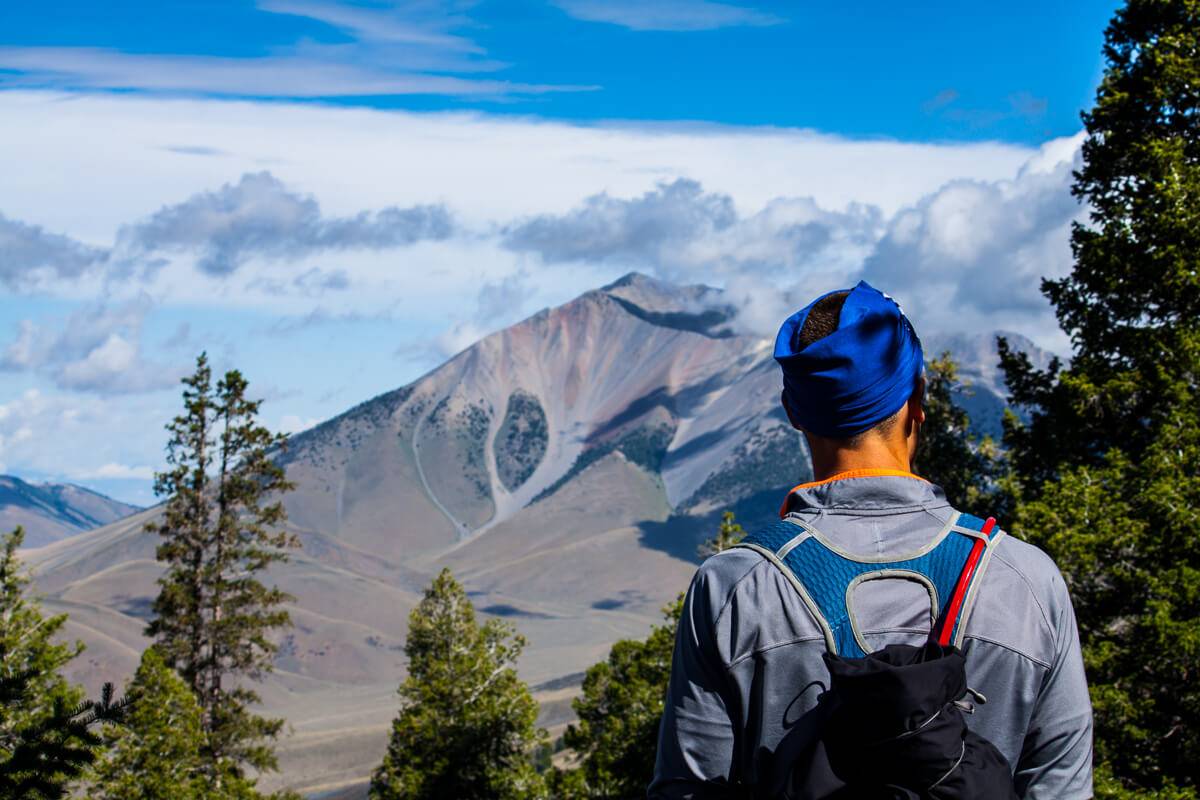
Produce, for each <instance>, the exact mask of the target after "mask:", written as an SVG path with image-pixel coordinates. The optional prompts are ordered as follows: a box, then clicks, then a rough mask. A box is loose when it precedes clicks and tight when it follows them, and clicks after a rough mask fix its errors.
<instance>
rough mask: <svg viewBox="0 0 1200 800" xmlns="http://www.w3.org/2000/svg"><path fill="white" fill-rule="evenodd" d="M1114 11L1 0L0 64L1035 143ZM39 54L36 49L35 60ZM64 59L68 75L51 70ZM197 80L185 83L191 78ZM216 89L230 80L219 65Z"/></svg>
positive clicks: (1060, 125)
mask: <svg viewBox="0 0 1200 800" xmlns="http://www.w3.org/2000/svg"><path fill="white" fill-rule="evenodd" d="M1114 7H1115V4H1114V3H1111V2H1074V3H1039V2H1012V3H1005V4H1003V5H1001V6H997V5H995V4H984V3H949V2H945V3H884V2H864V3H797V2H791V3H781V2H780V3H764V4H758V5H750V4H738V5H734V4H723V3H716V2H692V1H689V0H670V1H669V2H664V1H663V0H659V2H654V0H607V2H606V1H605V0H560V2H557V3H556V2H553V1H552V0H551V1H548V0H503V2H486V1H485V2H480V3H477V4H475V3H432V2H412V3H402V4H397V5H396V6H389V5H386V4H374V5H367V4H364V5H361V6H353V7H351V6H349V5H348V4H343V5H341V6H339V5H337V4H335V3H332V2H309V1H308V0H279V1H278V2H260V3H257V4H256V3H254V2H169V3H146V2H112V3H94V2H83V1H82V0H81V1H80V2H37V3H34V2H11V3H5V4H3V6H2V7H0V44H2V45H3V46H5V47H6V48H10V49H9V52H8V54H7V56H6V55H2V54H0V68H3V67H5V66H7V67H8V68H9V69H12V70H14V73H10V75H9V76H8V80H10V81H15V82H17V83H25V84H27V85H43V86H46V85H49V86H68V87H70V86H76V87H78V86H86V85H97V84H103V83H108V85H107V86H106V87H104V88H108V89H110V90H114V91H131V90H136V89H137V88H138V86H137V84H138V83H139V81H138V79H137V78H136V77H131V76H124V77H117V76H113V75H98V74H97V73H100V72H104V69H102V68H101V63H102V62H104V63H105V64H107V60H106V59H111V58H112V57H118V56H141V57H159V58H160V59H161V60H162V63H163V64H164V65H170V66H169V67H167V69H168V70H175V71H179V72H191V73H193V75H198V74H199V73H201V72H202V69H203V68H204V67H205V66H211V65H212V64H213V63H215V61H216V60H221V63H222V64H223V65H225V66H226V67H228V68H230V69H241V70H244V71H247V72H248V71H250V70H251V69H253V68H254V67H255V66H259V67H262V66H266V65H267V64H268V63H269V62H274V64H275V65H280V64H285V63H287V62H288V61H289V60H292V59H304V60H305V63H306V65H310V66H311V65H318V66H319V65H324V66H326V67H328V68H330V69H331V70H332V68H334V67H336V68H338V69H339V70H341V72H340V73H339V75H338V77H337V78H336V79H331V80H330V81H329V85H325V86H320V87H318V86H312V85H310V86H307V87H305V86H303V84H304V83H305V81H304V79H303V78H302V77H300V76H299V75H296V76H295V77H294V78H290V77H284V76H280V79H279V80H278V81H277V82H275V83H273V84H271V85H264V86H259V87H257V88H250V87H247V90H248V91H250V92H251V93H253V94H256V95H258V96H261V97H277V98H289V97H296V96H297V95H301V94H305V93H307V92H310V91H315V92H318V93H319V94H320V95H321V96H320V97H319V98H317V99H319V100H320V101H323V102H337V103H352V104H363V105H369V106H374V107H381V108H407V109H421V110H431V109H442V110H444V109H461V108H465V107H468V108H482V109H486V110H488V111H490V112H495V113H504V114H535V115H538V116H544V117H551V118H560V119H570V120H594V119H629V120H703V121H709V122H719V123H727V124H738V125H780V126H787V127H808V128H815V129H819V130H822V131H827V132H833V133H840V134H845V135H852V136H892V137H897V138H901V139H917V140H943V139H953V140H962V139H966V140H979V139H996V138H998V139H1003V140H1006V141H1016V142H1023V143H1027V144H1033V143H1038V142H1041V141H1044V140H1045V139H1047V138H1051V137H1054V136H1064V135H1070V134H1071V133H1074V132H1075V130H1076V129H1077V127H1078V119H1079V117H1078V115H1079V111H1080V109H1081V108H1083V107H1085V106H1086V104H1087V103H1088V102H1089V101H1090V99H1091V95H1092V90H1093V88H1094V85H1095V82H1096V80H1097V78H1098V76H1099V73H1100V66H1101V63H1100V44H1101V41H1102V32H1103V29H1104V25H1105V24H1106V22H1107V20H1108V18H1109V17H1110V16H1111V14H1112V11H1113V8H1114ZM347 9H349V10H350V11H351V12H352V13H349V14H347V13H345V12H346V10H347ZM385 26H391V27H393V28H395V30H382V29H384V28H385ZM372 30H374V33H373V32H372ZM381 30H382V32H381ZM31 48H36V49H31ZM68 48H69V49H71V50H65V49H68ZM38 50H41V51H42V53H43V56H44V57H43V58H35V57H34V56H36V55H37V53H38ZM18 56H21V57H18ZM88 57H90V58H91V63H89V62H88ZM169 57H189V58H192V59H196V61H194V62H192V63H191V64H189V63H186V62H184V63H181V62H174V63H172V62H171V61H170V60H169ZM206 59H207V60H208V61H207V63H206V62H205V60H206ZM68 61H71V62H72V66H71V67H70V69H75V70H78V72H77V73H76V74H74V75H72V74H69V73H67V74H64V73H62V72H57V73H56V71H55V70H56V69H62V68H63V65H64V64H65V63H66V62H68ZM5 62H7V64H6V63H5ZM108 66H111V65H110V64H108ZM22 67H24V69H22ZM406 75H421V76H426V77H429V76H440V77H455V78H459V79H462V80H463V81H464V83H465V84H466V85H464V86H462V87H458V88H456V89H455V90H454V92H455V93H454V94H444V93H439V91H438V89H437V88H436V86H434V87H433V88H429V89H428V90H421V89H420V88H419V87H418V88H415V89H412V91H414V92H417V93H413V94H394V95H388V94H385V93H383V91H382V90H372V89H371V88H370V86H371V82H372V81H373V80H377V79H379V78H382V77H386V76H393V77H396V78H399V77H400V76H406ZM142 77H143V78H147V77H148V76H142ZM200 83H201V86H199V87H192V89H193V91H197V92H199V93H203V91H204V88H203V81H202V80H201V81H200ZM384 83H386V81H384ZM122 84H124V85H122ZM470 84H478V93H477V94H476V93H471V94H458V93H457V92H459V91H462V92H473V91H474V90H473V89H472V87H471V85H470ZM490 84H497V85H495V86H492V85H490ZM522 87H535V88H522ZM210 88H212V89H213V90H214V92H213V93H219V94H226V95H228V94H233V93H235V91H234V90H232V88H231V87H229V86H226V85H218V82H216V81H213V82H212V85H211V87H210ZM339 91H340V92H342V93H343V94H342V96H338V92H339ZM404 91H409V89H404ZM360 92H367V94H360ZM376 92H378V93H376Z"/></svg>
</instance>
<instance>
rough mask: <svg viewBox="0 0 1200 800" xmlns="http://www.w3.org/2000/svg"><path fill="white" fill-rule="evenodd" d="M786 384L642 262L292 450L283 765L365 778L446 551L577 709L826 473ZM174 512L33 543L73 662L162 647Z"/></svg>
mask: <svg viewBox="0 0 1200 800" xmlns="http://www.w3.org/2000/svg"><path fill="white" fill-rule="evenodd" d="M1012 338H1013V339H1014V340H1015V342H1014V343H1015V344H1017V345H1018V346H1020V347H1023V348H1026V349H1028V350H1030V351H1031V352H1032V353H1033V354H1034V356H1035V358H1036V359H1038V360H1041V359H1042V358H1043V357H1044V354H1041V353H1038V352H1037V351H1036V350H1034V349H1033V348H1032V345H1031V344H1030V343H1029V342H1028V341H1026V340H1023V339H1021V338H1020V337H1012ZM941 347H947V348H949V349H950V350H951V351H952V352H953V353H954V354H955V355H956V356H958V357H959V359H960V360H961V361H962V364H963V373H964V375H965V376H967V377H970V378H973V379H974V380H975V381H976V384H977V385H976V387H975V391H974V395H973V397H972V398H971V402H972V403H974V404H976V406H978V409H976V411H977V413H979V414H980V415H981V416H987V415H988V414H992V416H991V417H988V419H987V420H986V421H985V426H987V425H992V424H993V423H994V422H995V421H996V420H998V419H999V410H1001V409H1002V408H1003V399H1002V387H1001V386H1000V385H999V384H998V380H999V379H998V377H997V375H996V373H995V370H994V368H993V367H992V366H991V361H992V360H994V344H993V343H992V337H985V336H980V337H948V338H947V337H943V338H940V339H939V338H938V337H932V336H931V337H930V338H929V341H928V342H927V348H926V349H927V350H928V351H929V352H930V353H933V352H935V348H941ZM779 386H780V381H779V374H778V368H777V366H776V365H775V363H774V361H773V360H772V358H771V346H770V342H767V341H765V340H762V339H758V338H753V337H748V336H742V335H737V334H735V333H734V332H733V331H732V330H731V329H730V327H729V314H728V310H727V309H724V308H723V307H722V305H721V297H720V293H719V292H718V291H717V290H714V289H711V288H707V287H702V286H685V287H680V286H674V285H670V284H666V283H663V282H660V281H656V280H653V279H651V278H648V277H646V276H643V275H637V274H634V275H629V276H626V277H625V278H622V279H621V280H619V281H617V282H616V283H613V284H610V285H609V286H605V287H603V288H601V289H598V290H595V291H590V292H587V293H586V294H583V295H582V296H580V297H578V298H576V299H575V300H572V301H571V302H569V303H566V304H564V305H562V306H559V307H557V308H554V309H548V310H543V311H541V312H539V313H537V314H535V315H533V316H532V317H530V318H528V319H526V320H524V321H522V322H520V323H518V324H516V325H513V326H512V327H510V328H507V329H505V330H503V331H500V332H498V333H495V334H493V335H491V336H488V337H487V338H485V339H483V340H481V341H480V342H478V343H476V344H475V345H473V346H471V347H470V348H468V349H467V350H465V351H463V352H462V353H459V354H458V355H456V356H455V357H453V358H451V359H450V360H449V361H447V362H446V363H445V364H443V365H442V366H440V367H438V368H437V369H435V370H433V371H432V372H430V373H428V374H427V375H425V376H424V377H422V378H420V379H419V380H417V381H415V382H413V383H411V384H409V385H407V386H404V387H402V388H399V389H396V390H394V391H392V392H388V393H386V394H383V395H380V396H379V397H376V398H373V399H371V400H368V401H367V402H365V403H362V404H361V405H359V406H356V407H354V408H352V409H350V410H349V411H347V412H345V413H344V414H342V415H340V416H338V417H335V418H333V419H331V420H329V421H327V422H325V423H323V424H321V425H319V426H317V427H316V428H313V429H311V430H309V431H307V432H304V433H301V434H298V435H296V436H293V437H292V439H291V441H290V442H289V446H288V448H287V450H286V453H284V454H283V455H282V456H281V461H282V462H283V463H284V464H285V465H286V467H287V471H288V476H289V478H290V479H291V480H292V481H294V482H295V483H296V487H297V488H296V490H295V491H294V492H291V493H289V494H288V495H287V496H286V498H285V502H286V506H287V510H288V516H289V522H288V525H289V527H290V528H291V529H292V530H293V532H295V533H296V534H297V535H298V536H299V537H300V539H301V541H302V542H303V549H302V550H301V551H300V552H298V553H297V554H296V555H295V556H294V558H293V559H292V560H291V562H290V563H288V564H287V565H285V566H281V567H279V568H278V569H277V570H276V571H275V572H274V574H273V575H272V577H273V579H274V580H276V581H277V582H278V583H279V584H280V586H281V587H282V588H283V589H284V590H285V591H287V592H289V593H290V594H292V595H294V596H295V597H296V598H297V601H296V604H295V605H294V606H293V607H292V609H291V611H292V616H293V619H294V620H295V623H296V625H295V628H294V629H293V630H292V631H291V632H290V633H289V634H288V635H287V636H286V637H285V639H284V641H283V644H282V648H281V650H280V653H279V658H278V660H277V664H276V668H277V671H276V672H275V674H274V675H272V676H270V677H269V679H268V680H267V681H266V683H265V684H264V685H263V686H262V687H261V688H262V694H263V696H264V699H265V703H266V706H267V710H268V711H270V712H271V713H276V714H281V715H283V716H286V717H287V718H288V719H289V721H290V722H291V724H292V725H293V726H294V729H295V733H294V735H293V736H291V737H290V738H288V739H287V740H285V741H284V743H283V744H282V747H281V753H280V754H281V759H282V766H283V770H284V772H283V774H284V775H286V776H288V783H289V784H290V785H292V786H295V787H296V788H299V789H302V790H304V791H307V792H310V793H313V794H314V795H315V794H327V793H335V792H336V793H338V794H339V796H341V792H342V791H343V790H345V789H347V787H349V789H350V792H351V794H348V795H346V796H351V795H352V794H353V792H354V791H357V789H355V788H354V787H357V786H361V785H362V782H363V781H364V779H365V778H366V776H367V775H368V774H369V771H370V770H371V768H372V767H373V766H374V764H375V763H377V761H378V759H379V757H380V756H381V754H382V752H383V748H384V746H385V743H386V731H387V725H388V722H389V720H390V719H391V717H392V715H393V714H394V711H395V701H394V695H393V693H394V690H395V686H396V684H397V682H398V681H399V680H400V678H401V677H402V673H403V667H404V658H403V652H402V651H403V645H404V637H405V633H406V629H407V616H408V613H409V611H410V610H411V609H412V607H413V606H414V604H415V603H416V602H417V600H418V599H419V598H420V593H421V591H422V590H423V589H424V588H425V586H426V585H427V584H428V582H429V580H430V578H431V577H432V575H433V574H434V573H435V572H436V570H438V569H439V568H441V567H442V566H449V567H451V568H452V569H453V571H454V573H455V575H456V576H458V577H459V578H460V579H461V580H463V581H464V583H465V584H466V586H467V588H468V590H469V591H470V593H471V596H472V599H473V601H474V602H475V604H476V606H477V608H479V609H480V610H481V611H482V612H483V613H484V614H488V615H492V616H498V617H504V618H508V619H509V620H511V621H512V622H513V623H515V624H516V625H517V626H518V627H519V628H520V629H521V631H522V632H523V633H524V634H525V635H526V636H527V637H528V640H529V647H528V649H527V651H526V654H525V656H524V658H523V661H522V664H521V670H522V673H523V675H524V677H525V678H526V679H527V680H529V681H530V682H531V683H532V684H534V685H535V688H537V691H538V697H539V699H540V700H541V701H542V708H543V718H542V724H544V725H547V726H550V727H551V729H552V730H555V729H556V727H557V726H560V725H561V724H562V723H563V722H564V721H565V720H566V719H567V718H568V717H569V714H570V711H569V700H570V697H571V696H572V694H573V692H574V688H573V681H577V680H578V674H579V673H581V672H582V671H583V670H584V669H586V667H587V666H588V665H590V664H592V663H594V662H595V661H597V660H599V659H601V658H603V657H604V655H605V653H606V652H607V649H608V647H609V646H610V645H611V644H612V642H613V641H614V640H616V639H618V638H622V637H627V636H642V635H644V634H645V632H646V630H647V629H648V627H649V626H650V625H651V624H652V623H654V622H656V621H658V620H659V618H660V609H661V607H662V606H663V605H664V604H665V603H667V602H668V601H669V600H670V599H671V598H673V597H674V596H675V595H676V594H677V593H678V592H680V591H682V590H683V589H684V588H686V586H687V583H688V580H689V578H690V576H691V573H692V571H693V570H694V569H695V563H696V548H697V545H698V544H699V543H700V542H702V541H703V540H704V539H706V538H707V537H709V536H711V535H712V534H713V533H714V531H715V528H716V520H717V518H718V517H719V515H720V513H721V512H722V511H723V510H724V509H727V508H732V509H734V510H735V511H736V512H737V513H738V515H739V519H741V520H742V521H743V522H744V523H745V524H746V525H747V526H750V525H754V524H757V523H758V522H760V521H763V520H766V519H768V518H770V516H771V515H772V514H773V513H774V509H776V508H777V507H778V504H779V501H780V499H781V497H782V494H783V493H784V492H785V491H786V490H787V489H788V488H789V487H791V486H792V485H794V484H796V483H798V482H800V481H803V480H805V479H806V478H808V477H809V476H810V467H809V464H808V457H807V452H806V450H805V447H804V445H803V442H802V439H801V437H800V436H799V435H798V434H797V433H796V432H795V431H794V430H792V428H791V427H790V426H789V425H788V424H787V421H786V419H785V417H784V415H783V413H782V412H781V410H780V409H779V402H778V397H779ZM988 409H991V411H988ZM984 412H986V413H984ZM993 412H994V413H993ZM157 513H159V512H158V511H157V510H155V509H150V510H148V511H145V512H142V513H140V514H138V515H136V516H134V517H132V518H129V519H127V520H123V521H120V522H117V523H114V524H111V525H108V526H106V527H103V528H101V529H99V530H95V531H91V532H89V533H85V534H82V535H80V536H77V537H74V538H73V539H70V540H66V541H61V542H57V543H54V544H51V545H49V546H47V547H43V548H41V549H39V550H35V551H32V552H31V553H30V554H29V562H30V563H31V565H32V566H33V568H34V571H35V574H36V576H37V582H38V586H39V588H40V589H41V590H42V591H43V592H44V593H46V595H47V600H46V605H47V607H48V608H49V609H50V610H53V611H68V612H69V613H70V615H71V617H70V622H69V623H68V635H70V636H73V637H78V638H81V639H83V640H84V641H85V642H86V643H87V644H88V651H87V652H86V653H85V654H84V655H83V656H82V657H81V658H80V659H79V660H78V661H77V663H76V665H75V667H74V669H75V672H76V677H77V678H78V679H81V680H85V681H86V682H87V683H88V684H89V685H91V686H95V685H97V684H99V683H100V682H102V681H105V680H118V681H119V680H121V679H122V678H123V677H124V676H127V675H129V674H130V673H131V672H132V670H133V667H134V666H135V664H136V659H137V657H138V653H139V652H140V650H141V648H142V647H143V646H144V645H145V642H144V640H143V639H142V637H141V630H142V627H143V625H144V622H145V617H146V615H147V613H148V609H149V607H150V602H151V600H152V598H153V596H154V591H155V583H154V582H155V579H156V578H157V576H158V574H159V569H158V565H157V564H156V562H155V561H154V547H155V544H156V542H155V539H154V537H153V536H151V535H148V534H145V533H143V532H142V525H143V524H144V522H145V521H146V520H147V519H149V518H150V517H151V516H152V515H154V514H157ZM568 676H574V677H573V679H568Z"/></svg>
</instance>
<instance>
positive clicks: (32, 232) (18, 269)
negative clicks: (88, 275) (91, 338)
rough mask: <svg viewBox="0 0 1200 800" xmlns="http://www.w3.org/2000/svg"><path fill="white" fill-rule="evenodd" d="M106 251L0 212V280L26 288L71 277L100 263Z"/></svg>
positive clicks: (12, 286) (18, 287)
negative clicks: (8, 216) (9, 217)
mask: <svg viewBox="0 0 1200 800" xmlns="http://www.w3.org/2000/svg"><path fill="white" fill-rule="evenodd" d="M107 255H108V254H107V252H106V251H104V250H102V249H100V248H98V247H91V246H89V245H86V244H83V243H82V242H79V241H76V240H75V239H72V238H71V237H69V236H63V235H62V234H58V233H50V232H49V231H46V230H44V229H43V228H41V227H39V226H37V225H27V224H24V223H22V222H18V221H17V220H13V219H8V218H7V217H5V216H4V215H3V214H0V283H3V284H5V285H6V286H8V287H9V288H10V289H30V288H34V287H37V286H44V285H46V284H48V283H51V281H52V279H55V278H58V279H62V278H75V277H78V276H79V275H81V274H83V273H84V272H86V271H87V270H89V269H91V268H93V267H94V266H96V265H97V264H99V263H102V262H103V261H104V260H105V258H107Z"/></svg>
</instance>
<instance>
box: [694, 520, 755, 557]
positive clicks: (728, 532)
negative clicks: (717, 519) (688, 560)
mask: <svg viewBox="0 0 1200 800" xmlns="http://www.w3.org/2000/svg"><path fill="white" fill-rule="evenodd" d="M744 538H746V531H745V529H744V528H743V527H742V526H741V524H740V523H738V522H737V520H735V519H734V518H733V512H732V511H726V512H725V513H724V514H722V515H721V524H720V526H719V527H718V528H717V535H716V536H715V537H714V538H712V539H709V540H708V541H706V542H705V543H704V544H702V545H700V548H699V553H700V555H701V557H703V556H711V555H713V554H714V553H719V552H721V551H722V550H728V549H729V548H731V547H733V546H734V545H735V544H737V543H738V542H740V541H741V540H742V539H744Z"/></svg>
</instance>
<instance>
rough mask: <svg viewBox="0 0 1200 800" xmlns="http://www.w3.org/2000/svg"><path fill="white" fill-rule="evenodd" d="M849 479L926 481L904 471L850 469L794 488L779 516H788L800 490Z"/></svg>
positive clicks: (877, 468) (871, 468)
mask: <svg viewBox="0 0 1200 800" xmlns="http://www.w3.org/2000/svg"><path fill="white" fill-rule="evenodd" d="M847 478H915V479H917V480H919V481H923V480H925V479H924V478H922V477H921V476H920V475H917V474H915V473H912V472H909V471H908V470H903V469H886V468H882V467H867V468H865V469H848V470H844V471H842V472H839V473H837V474H836V475H833V476H831V477H828V478H825V479H824V480H820V481H809V482H808V483H802V484H800V485H798V486H793V487H792V491H790V492H788V493H787V497H785V498H784V500H783V505H782V506H780V508H779V516H781V517H786V516H787V514H788V501H789V500H791V499H792V494H793V493H794V492H796V491H797V490H799V489H811V488H813V487H814V486H824V485H825V484H827V483H833V482H834V481H844V480H846V479H847Z"/></svg>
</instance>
